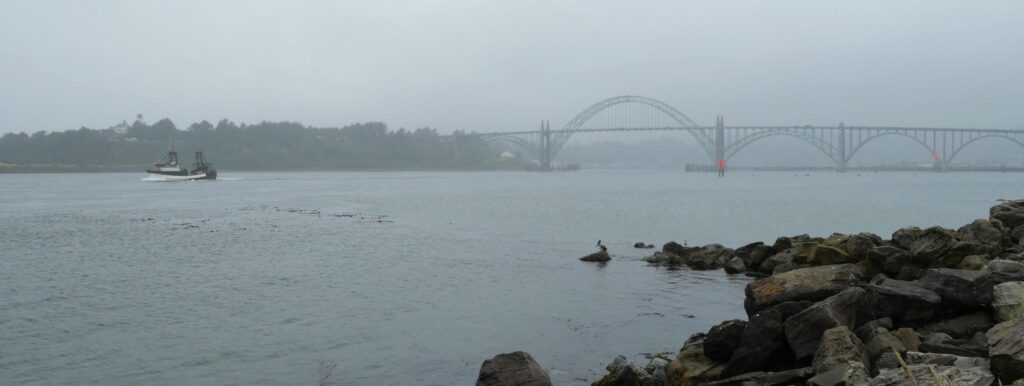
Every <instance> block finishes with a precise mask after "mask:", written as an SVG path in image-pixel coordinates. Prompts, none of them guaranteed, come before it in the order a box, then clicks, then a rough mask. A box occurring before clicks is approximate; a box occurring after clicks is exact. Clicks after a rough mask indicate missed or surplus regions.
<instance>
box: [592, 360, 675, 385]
mask: <svg viewBox="0 0 1024 386" xmlns="http://www.w3.org/2000/svg"><path fill="white" fill-rule="evenodd" d="M618 362H619V361H618V358H616V362H613V363H612V364H611V365H608V370H609V373H608V375H605V376H604V378H601V380H599V381H597V382H594V385H595V386H653V385H652V382H651V374H649V373H648V372H647V370H645V369H643V368H641V367H640V366H637V365H636V364H635V363H630V362H626V363H618ZM663 384H664V383H663Z"/></svg>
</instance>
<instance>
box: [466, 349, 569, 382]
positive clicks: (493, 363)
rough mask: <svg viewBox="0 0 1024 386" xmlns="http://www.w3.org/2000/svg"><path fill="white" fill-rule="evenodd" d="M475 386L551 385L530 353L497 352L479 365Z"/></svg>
mask: <svg viewBox="0 0 1024 386" xmlns="http://www.w3.org/2000/svg"><path fill="white" fill-rule="evenodd" d="M476 386H551V378H549V377H548V373H547V371H544V369H543V368H542V367H540V365H539V364H537V361H535V360H533V357H531V356H530V354H527V353H525V352H522V351H516V352H513V353H507V354H498V356H495V357H494V358H492V359H488V360H486V361H484V363H483V364H482V365H480V375H479V376H478V377H477V379H476Z"/></svg>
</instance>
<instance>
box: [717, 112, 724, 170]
mask: <svg viewBox="0 0 1024 386" xmlns="http://www.w3.org/2000/svg"><path fill="white" fill-rule="evenodd" d="M715 164H716V165H715V166H716V167H717V168H718V176H719V177H725V119H724V118H723V117H722V116H721V115H719V116H718V117H717V118H716V119H715Z"/></svg>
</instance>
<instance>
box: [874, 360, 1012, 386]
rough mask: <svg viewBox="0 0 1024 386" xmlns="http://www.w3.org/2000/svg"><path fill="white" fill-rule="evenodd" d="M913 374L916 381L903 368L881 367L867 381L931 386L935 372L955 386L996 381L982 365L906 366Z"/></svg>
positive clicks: (882, 385) (876, 384)
mask: <svg viewBox="0 0 1024 386" xmlns="http://www.w3.org/2000/svg"><path fill="white" fill-rule="evenodd" d="M907 368H908V369H910V372H911V373H912V374H913V377H914V379H915V380H916V382H911V380H910V379H909V378H908V377H907V373H906V370H904V369H903V368H899V367H898V368H886V369H881V370H880V371H879V372H878V375H877V376H875V377H874V378H871V381H870V382H869V383H868V384H869V385H871V386H917V385H920V386H932V385H935V383H934V379H935V377H934V375H933V374H932V369H933V368H934V370H935V374H938V375H939V376H941V377H943V378H945V379H948V380H949V381H950V382H951V384H953V385H957V386H992V384H993V383H994V382H995V381H996V378H995V376H994V375H992V372H991V371H989V370H988V369H986V368H984V367H969V368H960V367H954V366H935V365H931V364H916V365H909V366H908V367H907Z"/></svg>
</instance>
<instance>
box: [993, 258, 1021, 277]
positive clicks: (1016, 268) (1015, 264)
mask: <svg viewBox="0 0 1024 386" xmlns="http://www.w3.org/2000/svg"><path fill="white" fill-rule="evenodd" d="M986 270H987V271H992V272H998V273H1005V274H1019V273H1024V264H1022V263H1021V262H1019V261H1013V260H1006V259H995V260H992V261H990V262H989V263H988V267H987V269H986Z"/></svg>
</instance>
